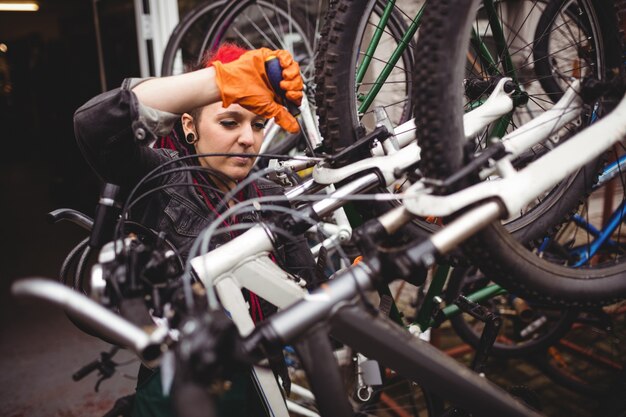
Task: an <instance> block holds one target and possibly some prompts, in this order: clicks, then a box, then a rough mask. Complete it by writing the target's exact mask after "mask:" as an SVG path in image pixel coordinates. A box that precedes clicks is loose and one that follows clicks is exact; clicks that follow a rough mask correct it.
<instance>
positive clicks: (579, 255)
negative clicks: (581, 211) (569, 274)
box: [538, 156, 626, 267]
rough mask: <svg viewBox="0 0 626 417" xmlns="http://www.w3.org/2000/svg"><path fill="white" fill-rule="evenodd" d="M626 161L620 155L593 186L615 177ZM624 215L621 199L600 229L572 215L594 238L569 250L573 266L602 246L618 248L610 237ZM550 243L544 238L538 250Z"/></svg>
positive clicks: (625, 209)
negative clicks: (574, 260)
mask: <svg viewBox="0 0 626 417" xmlns="http://www.w3.org/2000/svg"><path fill="white" fill-rule="evenodd" d="M624 163H626V156H621V157H620V158H619V159H618V160H617V161H615V162H613V163H611V164H610V165H608V166H607V167H606V168H605V169H604V171H603V172H602V173H601V174H600V177H599V178H598V182H597V184H596V185H595V186H594V188H596V189H597V188H599V187H601V186H603V185H604V184H606V183H607V182H609V181H610V180H612V179H613V178H615V177H616V176H617V175H619V174H620V173H621V172H623V171H622V168H623V165H624ZM625 215H626V202H625V201H622V202H621V203H620V205H619V206H618V207H617V208H616V209H615V210H614V211H613V214H612V215H611V217H610V218H609V219H608V221H607V222H606V224H605V225H604V227H603V228H602V230H598V229H596V228H595V227H594V226H593V225H592V224H590V223H589V222H588V221H587V220H586V219H584V218H583V217H582V216H580V215H578V214H577V215H574V217H573V218H572V220H573V221H574V223H575V224H576V225H577V226H578V227H580V228H582V229H584V230H586V231H587V232H589V234H591V235H592V236H593V237H594V239H593V240H592V241H590V242H588V243H587V244H584V245H581V246H579V247H577V248H575V249H574V250H573V251H571V253H570V254H571V255H572V257H574V258H576V259H577V260H576V262H575V263H574V264H573V266H574V267H579V266H583V265H585V264H586V263H587V262H589V260H590V259H591V258H592V257H593V256H595V255H596V254H597V253H598V251H599V250H600V249H601V248H602V247H603V246H604V245H608V246H609V247H610V248H614V249H615V250H619V242H615V241H614V240H612V239H611V236H612V234H613V232H615V230H616V229H617V228H618V227H620V225H621V223H622V220H623V219H624V216H625ZM549 243H550V239H549V238H546V239H544V241H543V242H542V244H541V246H540V247H539V249H538V251H539V252H540V253H541V252H544V251H545V250H546V248H547V246H548V244H549Z"/></svg>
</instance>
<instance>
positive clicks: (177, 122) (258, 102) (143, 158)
mask: <svg viewBox="0 0 626 417" xmlns="http://www.w3.org/2000/svg"><path fill="white" fill-rule="evenodd" d="M270 57H276V58H278V60H279V62H280V65H281V67H282V69H283V71H282V75H283V80H282V81H281V83H280V86H281V88H282V89H283V90H285V91H286V94H285V96H286V98H287V99H289V100H290V101H292V102H294V103H296V104H299V103H300V100H301V99H302V78H301V77H300V71H299V67H298V64H297V63H296V62H295V61H294V60H293V58H292V56H291V55H290V54H289V53H288V52H287V51H282V50H277V51H271V50H269V49H266V48H262V49H257V50H251V51H246V50H245V49H242V48H239V47H237V46H234V45H224V46H222V47H221V48H220V49H218V50H217V52H216V53H215V54H213V55H211V56H209V57H207V58H205V60H204V63H203V65H202V66H201V68H200V69H197V70H195V71H192V72H189V73H185V74H182V75H177V76H171V77H162V78H150V79H126V80H124V82H123V83H122V86H121V87H120V88H118V89H115V90H112V91H109V92H106V93H103V94H101V95H99V96H96V97H95V98H93V99H91V100H90V101H89V102H87V103H86V104H84V105H83V106H82V107H81V108H79V109H78V110H77V111H76V113H75V115H74V129H75V134H76V138H77V141H78V145H79V147H80V149H81V151H82V153H83V154H84V156H85V158H86V159H87V161H88V162H89V164H90V165H91V167H92V168H93V169H94V171H95V172H96V173H97V174H98V176H99V177H100V178H101V179H103V180H104V181H106V182H110V183H113V184H117V185H119V186H121V187H122V189H123V190H124V189H126V190H127V191H128V190H129V189H130V188H132V187H133V186H134V185H136V184H137V183H138V181H139V180H140V179H141V178H142V177H143V176H144V175H145V174H147V173H148V172H150V171H151V170H152V169H154V168H156V167H157V166H160V165H161V164H163V163H165V162H168V161H171V160H173V159H178V158H180V157H181V156H185V155H188V154H206V153H217V154H239V155H238V156H224V155H221V156H205V157H199V158H187V159H185V160H181V161H180V162H179V166H180V165H199V166H201V167H204V168H207V171H206V172H200V171H198V170H194V171H183V172H177V173H174V174H171V175H168V176H165V177H162V179H161V180H159V181H160V182H159V183H157V184H155V183H154V182H152V183H151V187H153V186H158V185H164V184H180V186H173V187H172V186H169V187H166V188H164V189H163V190H162V191H159V192H158V193H156V194H154V195H153V197H152V198H151V199H149V201H148V202H147V204H144V205H143V206H141V210H139V211H140V212H141V215H140V218H138V219H136V220H139V221H141V222H142V223H143V224H144V225H146V226H149V227H151V228H153V229H155V230H159V231H164V232H166V234H167V238H168V239H169V240H170V241H171V242H172V243H174V244H175V245H176V247H177V248H178V249H179V251H180V253H181V255H182V256H186V255H187V254H188V251H189V249H190V247H191V245H192V243H193V241H194V239H195V238H196V236H198V234H199V233H200V232H201V231H202V230H203V229H204V228H206V227H207V226H208V225H209V224H210V223H211V222H212V221H213V220H214V219H216V218H217V217H218V216H220V215H219V213H218V212H217V211H216V209H217V208H218V207H220V206H222V207H223V206H224V204H223V202H222V198H221V197H222V196H223V195H224V193H226V192H228V191H229V190H231V189H232V188H233V187H234V186H235V185H236V184H237V183H238V181H240V180H242V179H244V178H246V177H247V176H248V174H249V173H250V171H251V169H252V167H253V164H254V161H255V158H254V156H253V155H255V154H257V153H258V152H259V149H260V146H261V143H262V141H263V129H264V127H265V124H266V122H267V120H268V119H270V118H274V119H275V121H276V123H278V124H279V125H280V126H281V127H283V128H284V129H285V130H287V131H289V132H293V133H296V132H297V131H298V129H299V128H298V124H297V122H296V120H295V119H294V118H293V116H292V115H291V114H289V112H288V111H287V110H286V109H285V108H284V107H283V106H281V105H280V104H278V103H277V102H276V98H275V94H274V92H273V91H272V89H271V87H270V86H269V82H268V79H267V75H266V74H265V62H266V60H267V59H268V58H270ZM155 140H156V143H155V146H154V147H153V148H151V147H149V146H145V144H146V143H149V142H152V141H155ZM241 154H244V156H241ZM247 155H250V156H247ZM170 167H173V166H170ZM190 183H191V184H196V186H193V185H192V186H190V185H188V184H190ZM280 193H282V191H281V189H280V187H278V186H277V185H275V184H273V183H271V182H269V181H267V180H258V181H255V182H252V183H251V184H250V185H249V186H247V187H246V188H244V190H243V191H242V192H240V193H238V195H237V199H238V200H245V199H248V198H254V197H259V196H262V195H269V194H273V195H275V194H280ZM220 203H222V204H220ZM232 203H233V201H229V202H227V204H226V205H230V204H232ZM137 211H138V210H135V212H137ZM221 220H222V222H223V223H225V224H232V223H233V222H240V221H254V220H255V219H253V218H252V219H251V218H250V215H248V218H241V216H240V217H239V218H234V219H233V218H229V219H225V218H224V219H221ZM231 238H232V236H231V235H229V234H222V235H219V236H216V237H215V238H214V239H213V240H212V245H213V246H212V247H215V245H219V244H220V243H224V242H225V241H227V240H229V239H231ZM283 252H284V253H283V255H284V256H280V255H279V258H283V259H282V262H283V266H284V267H285V268H286V269H287V270H289V271H290V272H291V273H296V274H299V275H301V276H302V277H303V278H305V279H307V278H311V276H312V275H313V274H312V270H313V268H314V263H313V260H312V257H311V255H310V252H309V251H308V248H307V247H306V245H305V244H304V242H303V241H292V242H288V243H286V244H285V247H284V251H283ZM279 261H280V259H279ZM249 297H250V304H251V305H258V304H255V303H258V299H256V301H255V297H256V296H255V295H254V294H249ZM252 314H253V318H254V319H255V320H259V319H262V317H260V315H262V309H254V311H253V312H252ZM160 385H161V384H160V377H159V375H158V372H154V371H152V370H148V369H146V368H143V367H142V369H141V370H140V375H139V381H138V386H137V395H136V398H135V401H134V402H135V404H134V409H133V415H134V416H147V415H152V416H156V415H159V416H160V415H163V416H165V415H170V413H171V409H170V405H169V401H168V399H167V398H164V397H163V396H162V395H161V387H160ZM247 385H248V388H247V389H245V390H244V391H246V392H247V394H245V395H244V397H246V396H247V397H246V398H237V399H236V400H235V401H231V404H236V405H235V408H236V407H239V409H238V410H237V409H231V410H230V411H229V412H226V413H225V414H231V415H237V414H238V415H255V414H256V413H257V412H258V410H257V407H256V406H254V405H253V403H254V402H255V401H257V400H256V399H253V398H250V395H251V394H250V393H251V392H253V390H251V389H249V386H250V384H249V383H247ZM242 399H243V401H242ZM228 407H229V406H228V405H227V406H226V408H228ZM241 407H244V408H243V409H242V408H241ZM231 408H232V407H231Z"/></svg>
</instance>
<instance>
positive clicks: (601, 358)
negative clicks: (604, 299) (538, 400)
mask: <svg viewBox="0 0 626 417" xmlns="http://www.w3.org/2000/svg"><path fill="white" fill-rule="evenodd" d="M624 337H626V323H625V317H624V305H623V304H621V305H613V306H610V308H605V309H598V310H596V311H588V312H584V313H581V315H580V317H579V318H578V320H576V322H575V323H574V325H573V326H572V329H571V330H570V331H569V332H567V334H566V335H564V336H563V337H562V338H560V339H559V340H558V341H557V342H556V343H555V344H554V345H553V346H551V347H549V348H548V349H546V350H545V351H544V352H543V354H541V355H540V356H539V357H538V358H537V359H536V364H537V365H538V366H539V368H540V369H541V370H542V371H543V372H544V373H545V374H546V375H548V376H549V377H550V378H551V379H552V380H553V381H555V382H556V383H558V384H560V385H562V386H564V387H565V388H568V389H571V390H572V391H575V392H577V393H579V394H582V395H587V396H590V397H594V398H604V399H607V397H609V396H611V395H612V394H614V393H613V388H614V387H615V386H616V385H617V381H618V380H619V378H621V377H622V374H623V371H624V365H625V364H626V349H624V346H623V344H624ZM621 394H622V395H623V392H622V393H621Z"/></svg>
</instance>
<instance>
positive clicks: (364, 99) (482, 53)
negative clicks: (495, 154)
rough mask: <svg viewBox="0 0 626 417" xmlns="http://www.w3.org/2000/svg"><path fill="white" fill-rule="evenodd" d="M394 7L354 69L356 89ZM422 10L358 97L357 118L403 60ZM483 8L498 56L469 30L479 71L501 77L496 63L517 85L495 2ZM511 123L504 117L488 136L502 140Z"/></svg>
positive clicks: (391, 3) (389, 5) (491, 0)
mask: <svg viewBox="0 0 626 417" xmlns="http://www.w3.org/2000/svg"><path fill="white" fill-rule="evenodd" d="M394 7H395V0H389V1H388V2H387V3H386V5H385V7H384V9H383V11H382V13H381V17H380V21H379V22H378V24H377V26H376V29H375V30H374V33H373V35H372V39H371V40H370V42H369V44H368V45H367V49H366V52H365V55H364V57H363V60H362V61H361V62H360V63H359V66H358V68H357V72H356V85H361V83H362V82H363V79H364V77H365V73H366V72H367V69H368V68H369V65H370V63H371V61H372V58H373V56H374V53H375V51H376V48H377V47H378V44H379V42H380V39H381V37H382V35H383V33H384V31H385V27H386V26H387V22H388V21H389V17H390V16H391V13H392V11H393V8H394ZM425 7H426V3H424V5H422V7H421V8H420V9H419V11H418V12H417V14H416V15H415V17H414V18H413V20H412V22H411V24H410V26H409V27H408V29H407V31H406V33H404V35H403V36H402V39H400V41H399V42H398V45H397V46H396V48H395V49H394V51H393V53H392V54H391V57H390V59H389V61H388V62H387V63H386V64H385V65H384V67H383V68H382V70H381V72H380V74H378V76H377V77H376V80H375V81H374V83H373V86H372V88H371V89H370V90H369V91H368V92H367V93H365V94H363V95H362V96H359V97H358V99H359V101H360V104H359V108H358V112H359V114H364V113H366V112H367V111H368V110H369V108H370V106H371V104H372V103H373V101H374V99H375V97H376V95H377V94H378V93H379V92H380V89H381V88H382V86H383V85H384V84H385V82H386V81H387V78H388V77H389V75H390V73H391V71H392V70H393V68H394V67H395V65H396V64H397V63H398V61H399V59H400V58H401V57H402V54H403V53H404V52H405V50H406V48H407V46H408V45H409V44H410V41H411V39H412V38H413V36H414V35H415V33H416V32H417V29H418V28H419V26H420V23H421V19H422V16H423V14H424V8H425ZM483 7H484V10H485V12H486V14H487V18H488V22H489V26H490V28H491V33H492V35H493V39H494V42H495V46H496V52H497V54H498V60H497V61H496V59H494V57H493V56H492V54H491V52H490V51H489V49H488V48H487V46H486V45H485V43H484V42H483V40H482V39H481V37H480V35H479V33H478V32H477V31H476V30H475V29H472V38H471V42H472V45H473V47H474V49H475V51H476V53H477V59H478V60H479V61H480V63H481V65H482V67H483V68H486V70H487V73H488V74H489V75H490V76H496V75H499V74H501V72H500V71H499V70H498V63H499V62H501V63H502V67H503V69H504V75H506V76H508V77H511V78H512V79H513V81H514V82H515V83H517V81H518V79H517V75H516V72H515V68H514V66H513V61H512V59H511V55H510V54H509V51H508V49H507V46H506V39H505V35H504V30H503V29H502V25H501V24H500V21H499V20H498V14H497V10H496V7H495V3H494V0H483ZM478 105H479V104H478ZM472 107H476V104H473V103H472ZM510 120H511V116H510V115H507V116H503V117H502V118H501V119H500V120H499V122H498V123H497V125H496V127H495V128H494V129H493V131H492V132H491V134H492V135H495V136H498V137H502V136H503V135H504V133H505V129H506V126H507V125H508V123H509V122H510Z"/></svg>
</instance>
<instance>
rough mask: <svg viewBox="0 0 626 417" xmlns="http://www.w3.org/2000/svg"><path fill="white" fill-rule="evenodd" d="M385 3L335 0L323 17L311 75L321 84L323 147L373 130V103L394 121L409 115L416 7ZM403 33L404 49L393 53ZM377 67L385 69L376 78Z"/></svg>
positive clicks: (350, 140) (380, 0)
mask: <svg viewBox="0 0 626 417" xmlns="http://www.w3.org/2000/svg"><path fill="white" fill-rule="evenodd" d="M389 5H391V7H386V6H388V4H387V2H385V1H383V0H366V1H358V0H356V1H355V0H340V1H339V2H338V3H337V5H336V7H334V8H333V10H332V11H331V13H332V14H331V15H330V16H329V18H328V19H327V21H326V24H327V26H326V27H325V28H324V33H325V34H327V35H326V36H325V37H324V38H323V39H322V41H321V45H320V49H321V50H323V51H324V53H323V55H320V56H319V71H318V72H317V74H316V82H317V85H318V87H319V86H323V88H318V90H317V96H316V102H317V103H318V115H319V119H320V131H321V132H322V136H323V137H324V143H325V147H326V148H327V149H331V150H337V149H339V148H342V147H345V146H347V145H350V144H352V143H353V142H355V141H356V140H357V139H358V138H359V136H360V134H361V133H362V132H363V131H365V130H372V129H373V128H374V127H375V126H374V120H373V110H374V108H375V107H376V106H383V107H384V108H385V110H386V112H387V114H388V116H389V117H390V119H391V121H392V123H393V124H394V125H398V124H400V123H402V122H405V121H407V120H408V119H410V118H411V102H410V99H409V98H410V97H411V83H410V74H411V71H412V69H413V65H414V56H413V55H414V54H413V49H414V48H415V41H414V37H413V36H410V32H409V24H408V23H409V22H408V20H409V19H410V16H412V15H413V14H414V13H415V12H416V10H415V11H407V10H403V9H401V8H400V7H399V6H398V5H397V4H394V3H393V2H390V3H389ZM385 21H386V23H385ZM377 29H382V30H380V31H377ZM407 33H409V35H407ZM404 35H407V38H405V39H406V41H405V45H406V48H404V49H403V50H398V51H396V52H395V53H396V54H397V55H396V56H395V57H394V56H393V55H394V51H395V50H396V47H397V46H398V45H401V44H402V41H401V39H402V37H403V36H404ZM373 47H375V49H374V48H373ZM396 59H397V61H396ZM387 65H388V66H387ZM386 66H387V67H386ZM382 71H388V74H387V75H386V76H385V77H384V78H381V79H377V78H378V75H379V74H380V73H381V72H382Z"/></svg>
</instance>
